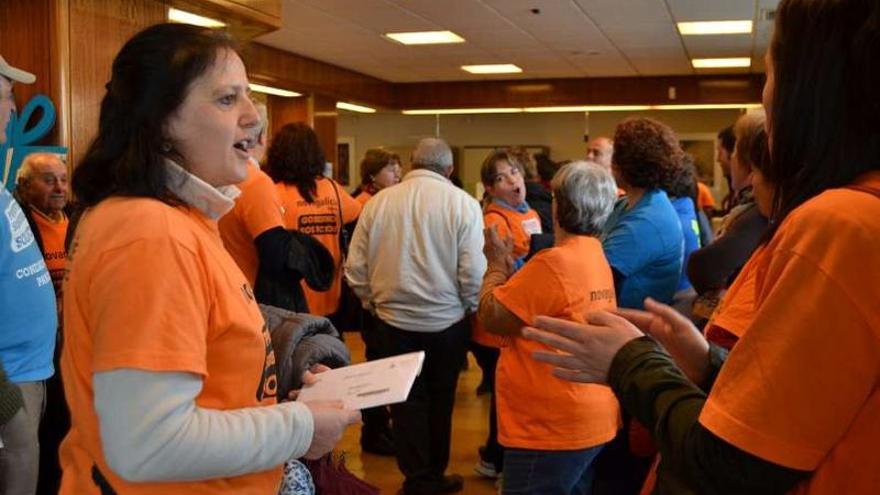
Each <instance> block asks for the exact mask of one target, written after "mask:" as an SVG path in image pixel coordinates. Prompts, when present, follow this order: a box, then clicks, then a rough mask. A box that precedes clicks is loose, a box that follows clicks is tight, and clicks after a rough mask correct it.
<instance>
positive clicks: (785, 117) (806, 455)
mask: <svg viewBox="0 0 880 495" xmlns="http://www.w3.org/2000/svg"><path fill="white" fill-rule="evenodd" d="M878 19H880V2H877V1H876V0H782V2H780V4H779V8H778V9H777V11H776V30H775V33H774V34H773V39H772V41H771V44H770V48H769V50H768V51H767V55H766V57H765V58H766V62H767V82H766V84H765V86H764V94H763V103H764V109H765V110H766V115H767V117H766V128H767V134H768V142H769V146H770V156H771V160H770V162H769V164H768V165H767V166H766V167H765V168H764V170H761V173H760V174H756V175H755V176H753V177H752V180H753V183H754V184H755V194H756V196H757V197H756V200H757V202H758V204H759V205H760V204H762V203H765V202H766V200H767V199H771V200H770V201H769V202H767V203H766V204H769V205H770V206H771V208H770V211H769V213H770V227H769V230H768V233H767V234H766V235H765V237H764V239H763V241H762V244H761V247H760V248H759V252H758V253H757V254H756V255H755V256H758V257H759V259H757V260H754V259H753V260H752V262H754V263H756V264H755V266H754V270H755V301H756V302H755V307H754V317H753V318H752V320H751V322H750V323H749V324H748V326H747V327H746V328H745V330H744V331H743V333H742V338H740V339H739V340H738V341H737V342H736V346H734V347H733V349H732V350H731V351H730V354H729V355H727V354H726V353H725V352H724V351H723V350H721V349H720V348H718V347H717V346H714V345H710V344H708V343H707V342H706V341H705V340H703V339H702V338H701V337H700V335H699V332H698V331H697V330H696V328H694V327H693V325H691V324H690V323H689V322H688V321H687V320H685V319H684V318H682V317H680V315H677V314H676V313H675V312H674V311H673V310H671V308H669V307H667V306H663V305H659V304H647V305H646V308H647V309H648V311H649V312H648V313H642V312H631V311H627V312H624V313H623V316H625V318H621V317H620V316H619V315H614V314H610V313H596V314H593V315H590V316H589V317H588V321H589V324H579V323H572V322H565V321H561V320H557V319H551V318H548V319H542V318H538V319H537V327H539V328H542V329H544V330H549V331H550V332H549V333H548V332H540V330H537V329H535V330H532V329H527V330H526V331H525V333H526V334H527V335H528V336H530V337H533V338H535V339H537V340H539V341H541V342H544V343H548V344H550V345H551V346H552V347H554V348H556V349H558V350H561V351H563V352H562V353H557V352H553V353H541V354H538V355H536V357H537V358H538V359H539V360H540V361H541V362H546V363H550V364H553V365H555V366H557V367H558V368H557V370H555V371H554V373H555V374H556V375H557V376H560V377H563V378H567V379H569V380H574V381H577V382H588V383H608V384H609V385H611V387H612V389H613V390H614V391H615V394H616V395H617V397H618V398H619V399H620V402H621V405H622V407H623V408H625V409H626V410H627V411H628V412H630V413H631V414H633V415H634V416H635V417H637V418H638V419H639V420H640V421H642V422H643V423H644V424H646V425H650V426H651V427H652V428H651V429H652V431H653V433H654V440H655V442H656V443H657V444H658V447H659V449H660V451H661V453H662V457H663V463H664V464H665V466H661V469H660V471H659V473H658V474H659V476H658V484H657V487H656V488H655V490H654V493H716V494H726V493H731V494H732V493H768V494H777V493H778V494H781V493H795V494H809V495H826V494H827V495H831V494H843V493H845V494H847V495H869V494H875V493H877V491H878V487H880V454H878V449H877V445H878V444H880V422H878V421H877V418H878V417H880V304H878V301H880V284H878V283H877V274H880V254H878V239H880V119H878V118H877V115H878V114H880V95H878V93H877V89H876V88H878V87H880V71H878V70H877V64H876V60H878V59H880V42H878V40H880V23H878ZM765 185H767V186H769V190H770V191H772V195H771V198H767V197H766V195H765V191H766V189H765V187H764V186H765ZM627 320H629V321H627ZM643 332H648V333H651V334H653V335H656V336H657V337H658V339H659V340H661V341H662V342H663V348H661V347H660V346H659V344H658V343H656V342H655V341H653V340H652V339H650V338H649V337H645V336H644V335H643ZM664 349H665V350H667V351H669V352H670V353H671V354H672V356H674V358H675V362H673V361H672V359H670V355H669V354H667V353H666V352H665V351H664ZM679 367H680V368H679ZM682 371H684V372H685V373H686V376H687V377H690V378H691V380H688V378H687V377H686V376H685V374H682ZM705 390H708V391H709V392H708V396H707V395H706V392H704V391H705ZM664 468H665V469H664ZM664 474H668V475H671V478H672V479H674V480H675V481H676V482H677V486H676V487H674V488H673V487H671V486H670V485H666V484H665V482H666V481H668V479H667V478H665V477H664Z"/></svg>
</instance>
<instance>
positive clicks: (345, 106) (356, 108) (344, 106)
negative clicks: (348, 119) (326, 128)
mask: <svg viewBox="0 0 880 495" xmlns="http://www.w3.org/2000/svg"><path fill="white" fill-rule="evenodd" d="M336 108H338V109H340V110H348V111H350V112H360V113H376V109H375V108H370V107H365V106H362V105H355V104H354V103H346V102H344V101H339V102H336Z"/></svg>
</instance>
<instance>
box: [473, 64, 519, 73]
mask: <svg viewBox="0 0 880 495" xmlns="http://www.w3.org/2000/svg"><path fill="white" fill-rule="evenodd" d="M461 70H463V71H465V72H470V73H471V74H516V73H518V72H522V69H520V68H519V67H517V66H515V65H513V64H486V65H462V66H461Z"/></svg>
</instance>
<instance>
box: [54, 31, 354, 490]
mask: <svg viewBox="0 0 880 495" xmlns="http://www.w3.org/2000/svg"><path fill="white" fill-rule="evenodd" d="M256 123H257V113H256V111H255V109H254V105H253V103H252V102H251V100H250V98H249V96H248V79H247V73H246V71H245V68H244V64H243V63H242V61H241V59H240V58H239V56H238V54H237V53H236V52H235V49H234V45H233V42H232V40H231V39H230V38H228V37H227V35H226V34H224V33H223V32H222V31H215V30H211V29H206V28H200V27H195V26H191V25H186V24H159V25H155V26H152V27H149V28H147V29H145V30H144V31H141V32H140V33H138V34H136V35H135V36H134V37H133V38H132V39H131V40H129V41H128V42H127V43H126V44H125V45H124V46H123V47H122V50H121V51H120V52H119V54H118V55H117V56H116V59H115V60H114V62H113V68H112V71H111V79H110V82H108V83H107V94H106V95H105V96H104V99H103V101H102V103H101V114H100V123H99V127H98V136H97V137H96V138H95V140H94V141H93V142H92V143H91V145H90V146H89V148H88V150H87V151H86V153H85V156H84V157H83V159H82V161H81V162H80V164H79V166H78V167H77V168H76V169H75V171H74V174H73V191H74V193H75V195H76V197H77V198H78V199H79V201H80V205H81V206H82V208H84V211H82V212H81V216H80V217H79V222H78V224H77V225H76V226H75V227H74V230H73V232H72V236H73V239H72V242H71V245H70V252H69V258H68V265H67V269H68V271H67V275H66V277H65V280H64V294H65V296H64V306H65V307H64V347H63V353H62V359H61V368H62V374H63V376H64V392H65V396H66V397H67V400H68V403H69V405H70V413H71V429H70V432H69V433H68V435H67V437H66V438H65V439H64V442H63V443H62V444H61V449H60V460H61V466H62V468H63V475H62V481H61V491H60V493H61V494H63V495H99V494H106V493H115V494H119V495H134V494H150V495H152V494H163V495H164V494H171V495H174V494H181V495H182V494H241V493H254V494H257V493H259V494H265V495H273V494H275V493H277V492H278V487H279V485H280V482H281V474H282V470H281V466H282V464H283V463H284V462H285V461H287V460H289V459H291V458H296V457H299V456H303V455H305V456H306V457H309V458H317V457H320V456H321V455H323V454H325V453H327V452H328V451H329V450H330V449H332V447H333V445H334V444H335V442H336V440H338V439H339V438H340V437H341V435H342V431H343V430H344V428H345V425H346V424H349V423H351V422H354V421H357V418H358V416H359V415H358V413H357V411H346V410H343V409H341V408H338V407H331V406H329V405H327V404H323V405H321V404H302V403H297V402H286V403H284V404H278V403H277V402H278V398H277V397H276V390H277V381H276V380H277V379H276V376H275V356H274V353H273V352H272V342H271V339H270V337H269V332H268V330H267V328H266V325H265V322H264V320H263V317H262V315H261V313H260V310H259V308H258V306H257V303H256V301H255V300H254V297H253V292H252V291H251V287H250V285H249V284H248V282H247V280H246V278H245V276H244V274H242V272H241V270H239V268H238V266H237V265H236V264H235V262H234V261H233V260H232V258H231V257H230V255H229V253H227V251H226V250H225V249H224V248H223V244H222V241H221V239H220V234H219V232H218V227H217V219H218V218H219V217H220V216H221V215H223V214H224V213H225V212H228V211H229V210H230V209H231V208H232V206H233V198H234V197H235V194H236V193H237V189H236V188H235V187H232V186H231V185H232V184H236V183H238V182H241V180H242V179H244V178H245V176H246V174H247V167H248V160H249V153H248V149H249V148H251V147H252V146H253V141H252V133H251V128H252V127H253V126H254V125H256Z"/></svg>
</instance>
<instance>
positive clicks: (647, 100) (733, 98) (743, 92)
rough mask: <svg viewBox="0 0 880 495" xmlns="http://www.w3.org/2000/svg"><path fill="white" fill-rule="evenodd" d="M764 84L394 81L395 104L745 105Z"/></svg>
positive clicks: (718, 79) (716, 79) (723, 80)
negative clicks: (397, 82)
mask: <svg viewBox="0 0 880 495" xmlns="http://www.w3.org/2000/svg"><path fill="white" fill-rule="evenodd" d="M763 84H764V76H763V75H744V76H682V77H625V78H596V79H539V80H525V81H479V82H438V83H399V84H394V85H393V94H394V101H393V107H394V108H401V109H403V108H460V107H527V106H556V105H589V104H600V105H602V104H609V105H611V104H614V105H636V104H640V105H641V104H685V103H749V102H757V101H760V100H761V88H762V87H763ZM670 87H674V88H675V93H676V98H675V99H674V100H670V99H669V88H670Z"/></svg>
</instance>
